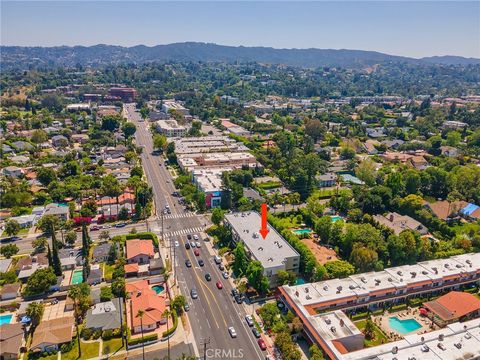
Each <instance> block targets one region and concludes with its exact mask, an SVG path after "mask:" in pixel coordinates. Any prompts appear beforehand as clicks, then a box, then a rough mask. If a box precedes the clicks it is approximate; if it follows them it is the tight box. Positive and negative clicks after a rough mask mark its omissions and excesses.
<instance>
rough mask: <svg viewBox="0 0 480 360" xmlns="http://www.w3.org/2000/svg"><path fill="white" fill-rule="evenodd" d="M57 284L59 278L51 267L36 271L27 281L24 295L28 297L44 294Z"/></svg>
mask: <svg viewBox="0 0 480 360" xmlns="http://www.w3.org/2000/svg"><path fill="white" fill-rule="evenodd" d="M56 283H57V276H56V275H55V272H54V271H53V269H52V268H51V267H49V268H45V269H38V270H36V271H35V272H34V273H33V274H32V275H31V276H30V277H29V278H28V280H27V285H26V286H25V290H24V294H25V295H26V296H30V295H38V294H44V293H45V292H46V291H47V290H48V289H49V288H50V286H52V285H55V284H56Z"/></svg>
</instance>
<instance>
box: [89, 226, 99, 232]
mask: <svg viewBox="0 0 480 360" xmlns="http://www.w3.org/2000/svg"><path fill="white" fill-rule="evenodd" d="M98 230H100V227H98V226H90V231H98Z"/></svg>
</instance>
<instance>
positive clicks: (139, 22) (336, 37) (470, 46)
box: [1, 0, 480, 58]
mask: <svg viewBox="0 0 480 360" xmlns="http://www.w3.org/2000/svg"><path fill="white" fill-rule="evenodd" d="M184 41H201V42H212V43H217V44H224V45H244V46H272V47H276V48H309V47H316V48H324V49H325V48H331V49H360V50H375V51H380V52H385V53H388V54H394V55H404V56H412V57H422V56H430V55H447V54H448V55H461V56H467V57H479V58H480V2H479V1H471V2H465V1H453V2H446V1H426V2H416V1H398V2H397V1H373V2H364V1H351V2H347V1H336V2H327V1H317V2H303V1H296V2H288V1H280V2H275V1H244V2H236V1H214V2H204V1H193V2H192V1H177V2H167V1H153V2H130V1H120V2H114V1H83V2H74V1H54V2H42V1H33V2H22V1H3V0H2V2H1V43H2V45H24V46H55V45H94V44H100V43H102V44H111V45H123V46H133V45H138V44H144V45H148V46H153V45H157V44H168V43H173V42H184Z"/></svg>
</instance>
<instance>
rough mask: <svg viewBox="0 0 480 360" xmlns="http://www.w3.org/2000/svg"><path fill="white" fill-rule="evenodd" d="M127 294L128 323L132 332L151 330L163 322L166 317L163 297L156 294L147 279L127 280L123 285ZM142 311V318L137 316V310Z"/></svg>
mask: <svg viewBox="0 0 480 360" xmlns="http://www.w3.org/2000/svg"><path fill="white" fill-rule="evenodd" d="M125 288H126V292H127V294H128V295H129V300H128V302H127V306H129V307H130V319H128V320H129V325H130V327H131V331H132V333H134V334H137V333H140V332H141V331H142V329H143V331H152V330H155V329H156V328H158V327H159V326H160V325H162V324H165V323H166V322H167V319H166V318H165V316H163V312H164V311H165V309H166V308H167V306H166V302H165V297H163V296H159V295H157V293H156V292H155V291H154V290H152V288H151V287H150V284H149V283H148V281H147V280H140V281H136V282H129V283H127V284H126V286H125ZM139 310H142V311H143V312H144V314H143V317H142V320H141V321H140V318H139V317H137V314H138V311H139Z"/></svg>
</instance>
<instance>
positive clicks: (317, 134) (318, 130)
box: [305, 119, 327, 142]
mask: <svg viewBox="0 0 480 360" xmlns="http://www.w3.org/2000/svg"><path fill="white" fill-rule="evenodd" d="M326 130H327V129H326V127H325V125H323V123H322V122H321V121H320V120H318V119H309V120H307V121H306V122H305V134H307V135H308V136H310V137H311V138H312V139H313V141H314V142H317V141H318V140H319V139H322V138H323V137H324V135H325V132H326Z"/></svg>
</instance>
